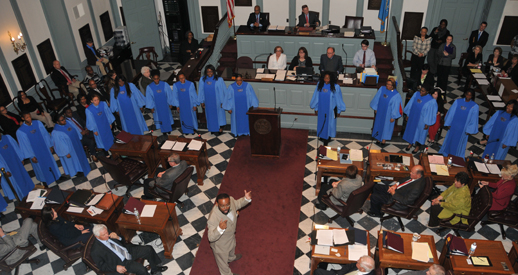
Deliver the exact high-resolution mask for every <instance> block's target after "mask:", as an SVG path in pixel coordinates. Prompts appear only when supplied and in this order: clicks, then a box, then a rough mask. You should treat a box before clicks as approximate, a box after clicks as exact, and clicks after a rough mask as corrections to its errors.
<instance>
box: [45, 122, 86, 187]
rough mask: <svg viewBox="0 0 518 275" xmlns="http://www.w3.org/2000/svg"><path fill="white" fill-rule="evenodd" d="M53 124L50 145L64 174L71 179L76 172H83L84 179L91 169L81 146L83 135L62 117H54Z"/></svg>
mask: <svg viewBox="0 0 518 275" xmlns="http://www.w3.org/2000/svg"><path fill="white" fill-rule="evenodd" d="M54 123H56V126H54V130H53V131H52V144H53V145H54V151H55V152H56V154H57V155H58V157H59V159H60V160H61V165H62V166H63V169H64V170H65V174H66V175H69V176H71V177H73V176H75V175H76V174H77V173H78V172H83V174H84V176H85V177H86V175H88V173H90V170H91V168H90V163H88V159H87V158H86V154H85V150H84V149H83V145H82V144H81V139H82V138H83V135H81V132H79V130H78V129H77V127H74V125H72V124H71V123H70V122H68V121H67V120H66V119H65V116H64V115H60V114H57V115H55V116H54Z"/></svg>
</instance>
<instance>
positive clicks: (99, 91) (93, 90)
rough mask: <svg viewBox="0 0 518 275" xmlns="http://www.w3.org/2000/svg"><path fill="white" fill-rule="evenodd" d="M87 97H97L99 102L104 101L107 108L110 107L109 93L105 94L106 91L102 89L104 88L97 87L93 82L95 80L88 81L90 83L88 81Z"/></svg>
mask: <svg viewBox="0 0 518 275" xmlns="http://www.w3.org/2000/svg"><path fill="white" fill-rule="evenodd" d="M88 86H89V87H88V89H87V91H88V96H89V97H90V98H92V96H93V95H98V96H99V100H101V101H105V102H106V104H108V107H110V101H109V100H110V93H108V92H106V90H105V89H104V87H102V86H98V85H97V82H95V80H93V79H90V81H88Z"/></svg>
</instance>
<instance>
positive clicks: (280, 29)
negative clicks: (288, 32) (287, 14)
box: [276, 25, 286, 31]
mask: <svg viewBox="0 0 518 275" xmlns="http://www.w3.org/2000/svg"><path fill="white" fill-rule="evenodd" d="M285 29H286V26H281V25H278V26H277V28H276V30H278V31H283V30H285Z"/></svg>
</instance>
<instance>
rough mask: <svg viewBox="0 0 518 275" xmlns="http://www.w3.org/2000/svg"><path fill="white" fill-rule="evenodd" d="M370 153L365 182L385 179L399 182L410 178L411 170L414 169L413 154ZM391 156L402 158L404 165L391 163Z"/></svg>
mask: <svg viewBox="0 0 518 275" xmlns="http://www.w3.org/2000/svg"><path fill="white" fill-rule="evenodd" d="M373 151H374V150H372V151H370V152H369V166H368V167H367V176H366V179H365V180H369V181H374V179H376V178H380V177H383V178H384V179H386V180H394V181H398V180H401V179H403V178H406V177H409V176H410V170H411V169H412V167H414V156H413V155H412V154H399V153H378V152H373ZM390 156H401V159H402V163H394V162H390ZM398 165H399V166H398Z"/></svg>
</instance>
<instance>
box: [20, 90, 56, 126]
mask: <svg viewBox="0 0 518 275" xmlns="http://www.w3.org/2000/svg"><path fill="white" fill-rule="evenodd" d="M18 108H19V109H20V113H21V114H23V113H29V114H30V115H31V118H32V119H36V120H39V121H41V122H42V123H43V124H44V125H45V127H47V128H54V122H53V121H52V118H51V117H50V114H49V113H47V112H45V111H43V109H42V108H41V106H40V105H39V104H38V102H36V100H35V99H34V97H32V96H28V95H27V94H25V92H24V91H18Z"/></svg>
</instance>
